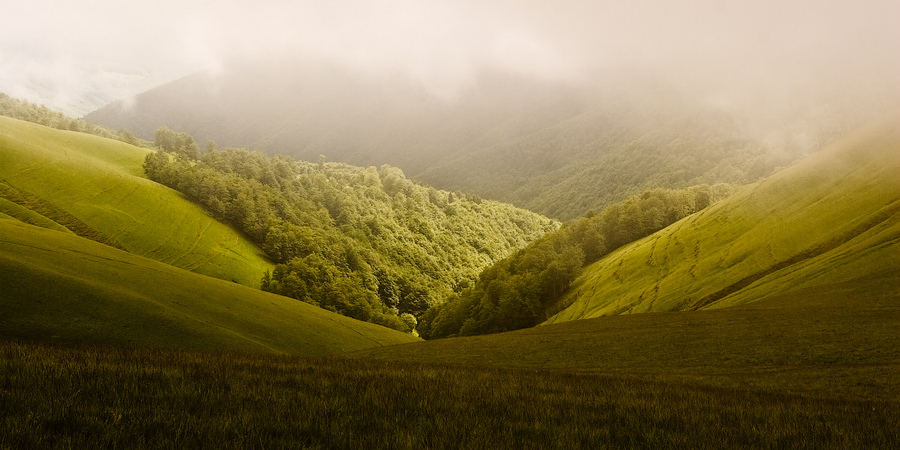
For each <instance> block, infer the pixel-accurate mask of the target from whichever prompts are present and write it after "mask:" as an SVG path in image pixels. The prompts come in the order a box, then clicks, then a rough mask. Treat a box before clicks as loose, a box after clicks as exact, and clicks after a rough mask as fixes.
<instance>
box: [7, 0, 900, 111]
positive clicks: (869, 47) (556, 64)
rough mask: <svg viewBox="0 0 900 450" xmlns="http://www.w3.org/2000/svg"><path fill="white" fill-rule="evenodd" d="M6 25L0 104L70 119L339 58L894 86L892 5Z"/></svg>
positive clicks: (123, 9) (322, 5)
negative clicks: (230, 69) (255, 72)
mask: <svg viewBox="0 0 900 450" xmlns="http://www.w3.org/2000/svg"><path fill="white" fill-rule="evenodd" d="M0 17H3V18H4V20H3V26H2V27H0V91H2V92H6V93H8V94H10V95H12V96H14V97H21V98H28V99H30V100H33V101H40V102H42V103H45V104H48V106H51V107H54V108H57V109H61V110H64V111H66V112H69V113H72V114H76V115H80V114H83V113H86V112H89V111H90V110H92V109H93V108H96V107H99V106H102V105H103V104H105V103H107V102H109V101H112V100H115V99H119V98H124V97H128V96H131V95H134V94H136V93H139V92H141V91H144V90H146V89H148V88H150V87H152V86H155V85H159V84H161V83H164V82H166V81H169V80H172V79H175V78H178V77H181V76H184V75H186V74H189V73H192V72H195V71H198V70H204V69H206V70H214V71H215V70H223V66H222V63H223V61H226V60H228V59H229V58H233V57H242V58H248V57H249V58H253V57H256V58H269V57H272V56H278V57H283V56H295V55H299V56H306V57H320V58H327V59H334V60H337V61H339V62H342V63H345V64H348V65H350V66H352V67H355V68H359V69H361V70H367V71H371V72H398V73H403V74H406V75H408V76H410V77H412V78H413V79H415V80H417V81H420V82H422V83H423V84H425V85H426V86H427V87H428V88H429V89H432V90H433V91H434V92H436V93H442V92H452V91H453V90H455V89H457V88H459V87H461V86H464V85H465V83H468V82H470V81H471V80H472V78H473V77H474V76H475V73H476V72H477V70H479V69H481V68H484V67H490V68H500V69H504V70H509V71H513V72H516V73H523V74H527V75H532V76H536V77H541V78H545V79H559V80H564V81H567V82H577V81H579V80H583V79H589V78H595V77H597V76H599V75H598V74H609V73H617V74H621V73H641V74H652V75H653V76H658V75H662V76H665V77H668V78H669V79H671V80H673V82H674V83H677V84H682V85H684V86H691V85H694V86H696V87H698V88H702V89H709V90H710V93H711V94H710V95H715V92H717V90H719V91H721V92H729V91H731V92H736V91H739V90H741V89H751V88H765V89H769V90H770V92H778V90H779V89H782V90H784V89H792V88H795V87H797V86H800V85H803V84H805V83H809V82H811V81H815V80H818V79H823V78H828V79H829V80H833V81H835V80H836V81H837V82H840V83H844V84H845V85H850V86H852V85H862V84H866V83H869V84H871V83H873V82H884V83H895V82H896V81H893V80H900V48H898V47H900V0H853V1H849V0H845V1H834V0H782V1H775V0H754V1H750V0H748V1H728V0H719V1H714V0H687V1H663V0H659V1H646V0H637V1H636V0H627V1H586V0H562V1H558V0H557V1H550V0H543V1H536V0H519V1H512V0H509V1H507V0H495V1H491V0H486V1H485V0H482V1H475V0H471V1H470V0H457V1H450V0H446V1H441V0H372V1H364V0H336V1H335V0H332V1H315V0H299V1H266V0H253V1H246V0H215V1H207V0H200V1H191V0H158V1H147V0H141V1H131V0H117V1H108V0H79V1H68V0H56V1H50V0H14V1H11V0H0ZM826 74H827V76H825V75H826Z"/></svg>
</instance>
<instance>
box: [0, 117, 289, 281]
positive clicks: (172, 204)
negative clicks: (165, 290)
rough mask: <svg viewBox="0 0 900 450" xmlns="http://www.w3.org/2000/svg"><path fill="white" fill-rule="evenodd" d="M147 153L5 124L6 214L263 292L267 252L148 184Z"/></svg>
mask: <svg viewBox="0 0 900 450" xmlns="http://www.w3.org/2000/svg"><path fill="white" fill-rule="evenodd" d="M147 152H148V150H147V149H142V148H138V147H134V146H131V145H128V144H125V143H122V142H119V141H114V140H110V139H104V138H100V137H97V136H93V135H87V134H82V133H76V132H69V131H60V130H55V129H51V128H48V127H44V126H41V125H35V124H31V123H27V122H23V121H19V120H16V119H12V118H8V117H0V198H2V199H3V200H4V201H3V202H2V203H0V212H3V213H5V214H6V215H9V216H12V217H16V218H19V219H20V220H23V221H25V222H26V223H31V224H35V225H39V226H45V227H49V228H55V229H58V228H59V227H65V228H67V229H69V230H71V231H73V232H75V233H76V234H79V235H81V236H85V237H88V238H90V239H94V240H97V241H99V242H104V243H106V244H109V245H113V246H117V247H120V248H123V249H125V250H127V251H129V252H131V253H134V254H137V255H141V256H146V257H148V258H151V259H155V260H157V261H162V262H164V263H167V264H171V265H174V266H177V267H181V268H184V269H188V270H191V271H194V272H197V273H201V274H204V275H209V276H213V277H217V278H221V279H225V280H233V281H236V282H239V283H241V284H244V285H248V286H253V287H258V286H259V283H260V279H261V278H262V275H263V273H264V272H265V271H266V270H267V269H270V268H271V267H272V264H271V263H270V262H269V261H268V260H267V259H266V257H265V255H264V254H263V253H262V251H260V250H259V249H258V248H256V247H255V246H254V245H253V244H251V243H250V242H249V241H248V240H247V239H246V238H244V237H243V236H242V235H241V234H240V233H238V232H237V231H235V230H234V229H232V228H230V227H228V226H226V225H223V224H221V223H219V222H217V221H215V220H214V219H212V218H211V217H209V216H208V215H207V214H206V213H205V212H204V211H203V210H202V209H201V208H199V207H198V206H196V205H194V204H193V203H191V202H189V201H187V200H185V199H184V198H183V197H181V196H180V194H178V193H177V192H175V191H173V190H171V189H168V188H166V187H163V186H161V185H159V184H156V183H154V182H152V181H150V180H147V179H146V178H144V174H143V168H142V164H143V161H144V157H145V156H146V154H147ZM11 203H12V204H13V205H18V208H17V207H16V206H11V205H10V204H11ZM23 209H24V210H29V211H31V213H27V212H26V211H23ZM36 216H43V219H41V218H40V217H36Z"/></svg>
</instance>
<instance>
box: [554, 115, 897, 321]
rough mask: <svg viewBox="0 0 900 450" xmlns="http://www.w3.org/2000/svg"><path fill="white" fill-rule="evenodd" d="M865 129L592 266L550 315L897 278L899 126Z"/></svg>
mask: <svg viewBox="0 0 900 450" xmlns="http://www.w3.org/2000/svg"><path fill="white" fill-rule="evenodd" d="M897 123H898V122H897V121H896V119H895V120H894V121H886V122H885V123H882V124H880V125H877V126H872V127H868V128H866V129H863V130H860V131H858V132H856V133H855V134H853V135H851V136H849V137H848V138H846V139H844V140H842V141H841V142H839V143H836V144H835V145H833V146H830V147H828V148H826V149H824V150H822V151H820V152H819V153H817V154H815V155H813V156H812V157H810V158H808V159H806V160H804V161H802V162H800V163H798V164H796V165H794V166H792V167H790V168H788V169H786V170H784V171H781V172H779V173H778V174H776V175H774V176H772V177H770V178H768V179H766V180H765V181H762V182H760V183H757V184H755V185H752V186H749V187H747V188H745V189H743V190H742V191H739V192H738V193H736V194H734V195H733V196H731V197H730V198H728V199H727V200H725V201H722V202H720V203H718V204H716V205H714V206H713V207H711V208H708V209H706V210H704V211H702V212H700V213H698V214H695V215H693V216H690V217H688V218H686V219H683V220H681V221H679V222H677V223H675V224H674V225H672V226H670V227H668V228H666V229H664V230H662V231H660V232H658V233H656V234H654V235H651V236H649V237H647V238H645V239H642V240H640V241H637V242H634V243H632V244H629V245H626V246H624V247H622V248H620V249H619V250H618V251H616V252H614V253H612V254H610V255H609V256H607V257H605V258H604V259H602V260H600V261H599V262H597V263H595V264H593V265H592V266H589V267H588V268H586V269H585V271H584V273H583V274H582V275H581V276H580V277H579V278H578V279H577V280H576V281H575V282H574V283H573V285H572V288H571V290H570V292H569V294H568V296H567V298H565V299H564V300H563V303H564V304H565V305H570V306H568V307H567V308H566V309H564V310H562V311H561V312H559V313H558V314H556V315H555V316H553V317H551V318H550V320H548V323H555V322H562V321H567V320H575V319H584V318H591V317H599V316H605V315H615V314H628V313H640V312H653V311H678V310H696V309H710V308H722V307H727V306H733V305H740V304H744V303H749V302H753V301H757V300H760V299H763V298H767V297H771V296H774V295H780V294H787V293H791V292H798V291H801V290H804V289H824V288H827V287H828V286H832V285H834V286H837V285H842V283H850V285H856V286H859V287H860V288H865V289H875V290H876V291H877V290H879V289H883V290H887V291H891V292H894V291H892V289H893V287H894V286H895V285H896V284H898V281H900V246H898V243H900V183H898V182H897V180H898V179H900V130H898V127H897V125H896V124H897Z"/></svg>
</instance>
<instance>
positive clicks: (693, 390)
mask: <svg viewBox="0 0 900 450" xmlns="http://www.w3.org/2000/svg"><path fill="white" fill-rule="evenodd" d="M0 356H2V357H0V361H2V362H0V448H75V447H82V446H88V447H92V448H160V447H163V448H199V447H212V448H590V449H598V448H600V449H602V448H697V449H703V448H798V449H803V448H807V449H829V448H834V449H847V448H894V447H895V445H896V444H897V442H900V441H898V439H900V435H898V431H897V430H900V402H898V401H897V400H896V399H894V400H891V401H886V400H884V401H878V400H848V399H836V398H822V397H816V396H802V395H796V394H788V393H780V392H768V391H765V390H756V389H747V388H732V387H722V386H716V385H708V384H698V383H684V382H679V381H667V380H647V379H642V378H641V377H638V376H628V375H608V374H584V373H576V372H572V371H565V370H529V369H514V368H491V367H475V366H466V365H441V364H434V363H411V362H401V361H390V362H388V361H375V360H368V359H346V358H337V357H331V358H303V357H296V356H277V355H269V356H264V355H253V354H241V353H221V352H192V351H179V350H161V349H147V348H144V349H141V348H111V347H75V346H55V345H48V344H33V343H26V342H21V341H19V342H16V341H4V342H3V343H2V344H0Z"/></svg>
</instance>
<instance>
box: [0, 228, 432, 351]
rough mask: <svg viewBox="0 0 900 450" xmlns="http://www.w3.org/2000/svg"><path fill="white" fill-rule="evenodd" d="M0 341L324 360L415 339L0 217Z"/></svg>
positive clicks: (303, 304)
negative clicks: (325, 356) (270, 354)
mask: <svg viewBox="0 0 900 450" xmlns="http://www.w3.org/2000/svg"><path fill="white" fill-rule="evenodd" d="M0 286H3V289H2V290H0V335H2V337H4V338H25V339H38V340H53V341H58V342H65V343H85V344H99V345H139V346H153V347H185V348H199V349H217V350H237V351H251V352H277V353H292V354H301V355H322V354H331V353H338V352H344V351H348V350H358V349H362V348H367V347H373V346H378V345H387V344H396V343H403V342H410V341H415V340H416V338H414V337H412V336H410V335H407V334H404V333H400V332H397V331H394V330H391V329H388V328H385V327H381V326H378V325H373V324H369V323H365V322H360V321H357V320H354V319H350V318H347V317H343V316H340V315H338V314H335V313H332V312H329V311H325V310H323V309H321V308H317V307H314V306H311V305H308V304H306V303H303V302H300V301H297V300H293V299H289V298H285V297H280V296H277V295H273V294H269V293H265V292H261V291H258V290H255V289H251V288H248V287H245V286H241V285H238V284H235V283H231V282H228V281H224V280H219V279H215V278H211V277H206V276H203V275H198V274H195V273H192V272H188V271H186V270H183V269H179V268H176V267H172V266H169V265H167V264H163V263H160V262H157V261H153V260H150V259H147V258H143V257H140V256H136V255H133V254H129V253H127V252H123V251H121V250H117V249H114V248H112V247H109V246H106V245H102V244H98V243H96V242H94V241H90V240H87V239H84V238H81V237H78V236H74V235H72V234H68V233H61V232H58V231H52V230H47V229H44V228H39V227H35V226H32V225H27V224H24V223H21V222H19V221H15V220H10V219H0Z"/></svg>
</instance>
